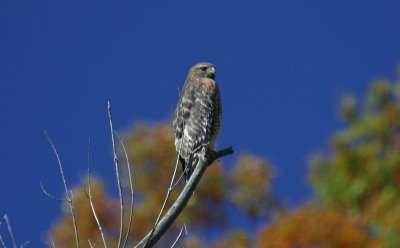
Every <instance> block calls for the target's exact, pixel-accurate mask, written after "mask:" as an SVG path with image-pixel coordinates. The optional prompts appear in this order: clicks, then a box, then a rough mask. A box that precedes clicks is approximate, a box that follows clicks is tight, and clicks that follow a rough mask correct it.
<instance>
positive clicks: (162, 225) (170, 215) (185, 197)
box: [135, 147, 233, 248]
mask: <svg viewBox="0 0 400 248" xmlns="http://www.w3.org/2000/svg"><path fill="white" fill-rule="evenodd" d="M232 153H233V149H232V147H229V148H226V149H223V150H221V151H218V152H210V153H208V154H206V156H205V157H203V158H201V159H200V160H199V162H198V164H197V165H196V167H195V169H194V171H193V174H192V175H191V176H190V178H189V180H188V182H187V183H186V186H185V188H183V190H182V192H181V194H180V195H179V197H178V199H176V201H175V202H174V204H173V205H172V206H171V208H170V209H169V210H168V212H167V213H166V214H165V216H164V217H163V218H162V219H161V220H160V222H159V224H158V225H157V226H156V228H155V230H154V231H153V230H152V231H151V232H150V233H148V234H147V235H146V237H144V238H143V239H142V240H141V241H140V242H139V243H138V244H137V245H136V246H135V248H145V247H146V248H147V247H152V246H153V245H154V244H156V243H157V241H158V240H159V239H160V238H161V236H162V235H163V234H164V233H165V232H166V231H167V230H168V228H169V227H170V226H171V225H172V224H173V223H174V221H175V220H176V218H177V217H178V216H179V214H180V213H181V212H182V210H183V209H184V208H185V206H186V204H187V203H188V201H189V199H190V197H191V196H192V194H193V192H194V190H195V189H196V186H197V184H198V183H199V181H200V178H201V177H202V175H203V174H204V172H205V170H206V169H207V167H208V166H209V165H210V164H212V162H214V161H215V160H217V159H219V158H221V157H224V156H226V155H229V154H232Z"/></svg>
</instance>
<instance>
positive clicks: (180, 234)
mask: <svg viewBox="0 0 400 248" xmlns="http://www.w3.org/2000/svg"><path fill="white" fill-rule="evenodd" d="M183 230H185V235H183ZM186 235H187V230H186V224H184V225H183V227H182V228H181V231H180V232H179V234H178V237H176V239H175V242H174V243H173V244H172V246H171V248H174V247H175V245H176V244H177V243H178V241H179V239H180V238H182V237H183V236H186Z"/></svg>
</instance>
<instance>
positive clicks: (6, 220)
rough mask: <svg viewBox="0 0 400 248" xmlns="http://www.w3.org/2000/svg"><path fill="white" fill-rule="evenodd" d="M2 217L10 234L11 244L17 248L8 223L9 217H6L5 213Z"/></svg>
mask: <svg viewBox="0 0 400 248" xmlns="http://www.w3.org/2000/svg"><path fill="white" fill-rule="evenodd" d="M3 219H4V221H5V222H6V224H7V229H8V233H9V234H10V237H11V242H12V245H13V247H14V248H17V243H15V239H14V234H13V231H12V228H11V223H10V219H9V218H8V215H7V214H5V215H4V217H3Z"/></svg>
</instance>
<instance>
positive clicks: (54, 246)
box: [50, 232, 56, 248]
mask: <svg viewBox="0 0 400 248" xmlns="http://www.w3.org/2000/svg"><path fill="white" fill-rule="evenodd" d="M50 238H51V245H52V247H53V248H56V244H55V243H54V237H53V232H51V233H50Z"/></svg>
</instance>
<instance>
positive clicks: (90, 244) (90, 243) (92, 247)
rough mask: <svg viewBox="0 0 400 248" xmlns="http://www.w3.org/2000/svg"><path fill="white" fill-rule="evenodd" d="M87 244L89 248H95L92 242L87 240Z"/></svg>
mask: <svg viewBox="0 0 400 248" xmlns="http://www.w3.org/2000/svg"><path fill="white" fill-rule="evenodd" d="M88 243H89V246H90V248H94V247H96V244H94V245H93V244H92V242H90V239H88Z"/></svg>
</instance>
